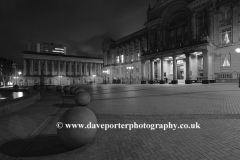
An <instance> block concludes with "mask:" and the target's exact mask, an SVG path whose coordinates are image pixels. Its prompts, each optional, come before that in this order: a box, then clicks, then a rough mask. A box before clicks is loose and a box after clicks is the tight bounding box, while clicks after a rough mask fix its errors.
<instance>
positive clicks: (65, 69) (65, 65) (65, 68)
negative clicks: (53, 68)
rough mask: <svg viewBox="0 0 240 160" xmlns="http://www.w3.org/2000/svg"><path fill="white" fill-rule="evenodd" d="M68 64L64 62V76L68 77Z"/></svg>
mask: <svg viewBox="0 0 240 160" xmlns="http://www.w3.org/2000/svg"><path fill="white" fill-rule="evenodd" d="M66 72H67V64H66V61H64V62H63V75H64V76H66V75H67V73H66Z"/></svg>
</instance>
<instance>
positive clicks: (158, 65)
mask: <svg viewBox="0 0 240 160" xmlns="http://www.w3.org/2000/svg"><path fill="white" fill-rule="evenodd" d="M160 63H161V60H157V78H158V80H160V79H161V64H160Z"/></svg>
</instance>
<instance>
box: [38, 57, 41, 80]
mask: <svg viewBox="0 0 240 160" xmlns="http://www.w3.org/2000/svg"><path fill="white" fill-rule="evenodd" d="M38 75H39V76H40V75H41V61H40V60H38Z"/></svg>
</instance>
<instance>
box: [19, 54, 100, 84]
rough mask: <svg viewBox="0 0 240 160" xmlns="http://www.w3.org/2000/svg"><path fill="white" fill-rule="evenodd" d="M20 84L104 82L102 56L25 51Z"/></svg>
mask: <svg viewBox="0 0 240 160" xmlns="http://www.w3.org/2000/svg"><path fill="white" fill-rule="evenodd" d="M22 54H23V76H22V77H20V79H19V85H23V86H32V85H35V84H38V85H40V84H41V85H72V84H88V83H103V77H102V67H103V60H102V58H97V57H95V58H94V57H83V56H73V55H64V54H57V53H39V52H33V51H24V52H22Z"/></svg>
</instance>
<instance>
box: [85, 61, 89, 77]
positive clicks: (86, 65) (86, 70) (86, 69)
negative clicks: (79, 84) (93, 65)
mask: <svg viewBox="0 0 240 160" xmlns="http://www.w3.org/2000/svg"><path fill="white" fill-rule="evenodd" d="M84 65H85V66H84V71H85V73H84V75H85V76H88V63H87V62H85V64H84Z"/></svg>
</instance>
